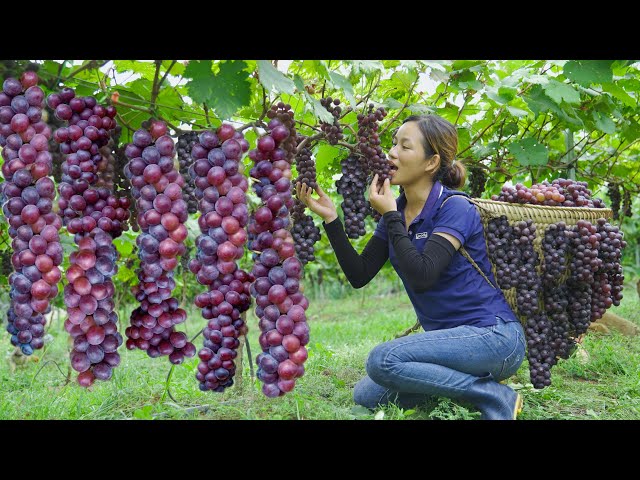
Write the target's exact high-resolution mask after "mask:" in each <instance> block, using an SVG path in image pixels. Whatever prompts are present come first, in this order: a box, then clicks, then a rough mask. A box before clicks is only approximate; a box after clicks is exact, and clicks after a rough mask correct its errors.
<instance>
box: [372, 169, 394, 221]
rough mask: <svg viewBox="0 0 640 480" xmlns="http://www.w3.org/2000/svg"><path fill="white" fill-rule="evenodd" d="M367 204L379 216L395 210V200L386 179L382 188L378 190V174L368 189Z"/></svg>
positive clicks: (389, 183)
mask: <svg viewBox="0 0 640 480" xmlns="http://www.w3.org/2000/svg"><path fill="white" fill-rule="evenodd" d="M369 203H371V206H372V207H373V208H375V209H376V211H378V213H380V214H381V215H384V214H385V213H387V212H390V211H392V210H397V209H398V208H397V205H396V199H395V198H393V193H392V192H391V182H390V181H389V179H388V178H387V179H386V180H385V181H384V183H383V184H382V187H380V188H378V174H377V173H376V174H375V175H374V177H373V181H372V182H371V186H370V187H369Z"/></svg>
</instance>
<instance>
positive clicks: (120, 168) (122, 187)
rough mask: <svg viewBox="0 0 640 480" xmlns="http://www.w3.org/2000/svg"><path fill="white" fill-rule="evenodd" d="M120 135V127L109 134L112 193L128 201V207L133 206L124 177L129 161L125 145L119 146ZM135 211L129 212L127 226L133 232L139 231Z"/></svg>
mask: <svg viewBox="0 0 640 480" xmlns="http://www.w3.org/2000/svg"><path fill="white" fill-rule="evenodd" d="M121 134H122V127H121V126H120V125H116V128H115V129H113V130H112V132H111V140H109V146H110V147H111V155H113V157H114V168H113V173H114V175H113V186H114V191H115V193H116V194H117V195H118V196H123V197H126V198H127V199H128V204H129V206H133V205H134V198H133V196H132V194H131V183H130V182H129V179H128V178H127V176H126V175H125V167H126V166H127V163H129V159H128V158H127V155H126V154H125V150H126V145H120V135H121ZM136 213H137V212H136V209H135V208H133V209H130V210H129V224H130V225H131V228H132V229H133V231H135V232H138V231H140V227H139V226H138V222H137V220H136Z"/></svg>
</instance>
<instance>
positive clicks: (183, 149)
mask: <svg viewBox="0 0 640 480" xmlns="http://www.w3.org/2000/svg"><path fill="white" fill-rule="evenodd" d="M197 141H198V134H197V133H196V132H187V133H183V134H182V135H179V136H178V143H177V145H176V147H177V148H176V150H177V152H178V164H179V165H180V175H182V177H183V178H185V179H186V180H185V182H186V183H185V186H184V190H183V191H182V195H183V198H184V199H185V201H186V202H187V211H188V212H189V213H196V212H197V211H198V199H197V198H196V195H195V185H194V184H193V178H191V176H190V175H189V167H191V164H192V163H193V158H192V157H191V149H192V148H193V146H194V145H195V143H196V142H197Z"/></svg>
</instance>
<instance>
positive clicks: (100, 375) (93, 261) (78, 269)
mask: <svg viewBox="0 0 640 480" xmlns="http://www.w3.org/2000/svg"><path fill="white" fill-rule="evenodd" d="M47 103H48V104H49V106H50V107H51V108H54V109H55V116H57V117H58V119H60V120H62V121H67V123H68V126H64V124H63V125H62V126H60V127H59V128H58V129H57V130H56V131H55V132H54V134H53V137H54V139H55V140H56V142H58V143H59V144H60V151H61V153H62V154H63V158H64V161H63V163H62V178H61V182H60V184H59V187H58V188H59V192H60V198H59V200H58V207H59V209H60V211H61V212H63V215H64V223H65V225H66V226H67V231H68V232H69V233H72V234H73V235H74V241H75V243H76V244H77V246H78V250H77V251H74V252H72V253H71V255H70V257H69V263H70V266H69V268H68V269H67V270H66V272H65V276H66V279H67V281H68V284H67V285H65V287H64V302H65V306H66V307H67V315H68V317H67V319H66V320H65V322H64V327H65V330H66V331H67V332H68V333H69V334H70V335H71V337H72V338H73V339H74V343H73V349H72V351H71V354H70V358H71V366H72V368H73V369H74V370H76V371H77V372H78V373H79V374H78V383H79V384H80V385H81V386H83V387H89V386H91V385H92V384H93V383H94V381H95V380H96V379H98V380H109V379H110V378H111V376H112V374H113V368H115V367H117V366H118V365H119V364H120V356H119V354H118V352H117V349H118V347H119V346H120V345H122V343H123V339H122V335H121V334H120V333H119V332H118V331H117V325H118V315H117V313H116V312H115V304H114V302H113V295H114V292H115V288H114V285H113V281H112V280H111V278H112V277H113V275H115V274H116V273H117V266H116V261H117V259H118V252H117V250H116V249H115V247H114V245H113V239H114V238H117V237H119V236H120V235H121V234H122V231H123V230H124V229H125V228H126V221H127V219H128V217H129V199H128V198H124V197H123V198H116V196H115V195H114V194H113V183H112V180H111V179H112V178H113V177H112V174H113V162H112V161H111V160H112V159H110V153H111V148H110V146H109V142H110V141H111V133H110V131H112V130H114V128H115V127H116V124H115V121H114V120H113V117H114V116H115V113H116V112H115V108H113V107H104V106H102V105H99V104H97V101H96V100H95V98H93V97H76V95H75V91H74V90H73V89H70V88H65V89H63V90H62V91H60V92H59V93H55V94H52V95H50V96H49V97H48V99H47ZM69 111H71V112H72V113H71V114H69ZM109 170H110V173H111V176H110V175H109V172H108V171H109Z"/></svg>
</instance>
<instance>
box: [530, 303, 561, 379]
mask: <svg viewBox="0 0 640 480" xmlns="http://www.w3.org/2000/svg"><path fill="white" fill-rule="evenodd" d="M524 331H525V335H526V337H527V347H528V348H527V359H528V361H529V378H530V379H531V383H532V384H533V386H534V388H544V387H546V386H549V385H551V367H553V366H554V365H555V364H556V363H557V359H556V353H555V351H554V350H553V349H552V348H551V344H550V342H549V338H550V337H551V331H550V322H549V319H548V318H547V315H546V313H545V312H540V311H539V312H537V313H533V314H531V315H530V316H528V317H527V323H526V325H525V328H524Z"/></svg>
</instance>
